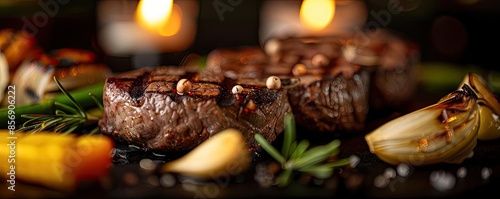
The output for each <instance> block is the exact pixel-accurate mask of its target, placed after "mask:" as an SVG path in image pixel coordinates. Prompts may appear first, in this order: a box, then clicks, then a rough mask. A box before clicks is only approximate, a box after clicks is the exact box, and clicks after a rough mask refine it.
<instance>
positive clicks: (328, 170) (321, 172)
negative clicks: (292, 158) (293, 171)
mask: <svg viewBox="0 0 500 199" xmlns="http://www.w3.org/2000/svg"><path fill="white" fill-rule="evenodd" d="M299 171H301V172H305V173H309V174H311V175H313V176H314V177H316V178H320V179H326V178H328V177H330V176H331V175H332V173H333V167H328V166H325V165H314V166H309V167H305V168H300V169H299Z"/></svg>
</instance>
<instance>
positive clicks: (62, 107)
mask: <svg viewBox="0 0 500 199" xmlns="http://www.w3.org/2000/svg"><path fill="white" fill-rule="evenodd" d="M54 105H56V110H62V111H67V112H69V113H71V114H77V115H80V112H79V110H78V109H75V108H73V107H71V106H69V105H67V104H63V103H59V102H54Z"/></svg>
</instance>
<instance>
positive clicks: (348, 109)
mask: <svg viewBox="0 0 500 199" xmlns="http://www.w3.org/2000/svg"><path fill="white" fill-rule="evenodd" d="M366 37H367V36H366V35H362V34H353V35H348V36H345V37H307V38H306V37H304V38H298V37H290V38H284V39H272V40H269V41H267V42H266V43H265V45H264V48H260V47H241V48H238V49H216V50H214V51H213V52H211V53H210V54H209V56H208V58H207V67H209V68H216V69H218V70H223V71H226V74H228V75H231V76H233V77H234V78H248V77H256V78H262V77H265V76H269V75H279V76H280V77H281V78H293V77H295V78H299V79H300V86H298V87H295V88H293V89H291V90H289V91H288V98H289V101H290V105H291V107H292V110H293V113H294V115H295V118H296V121H297V123H298V124H300V125H303V126H305V127H307V128H308V129H310V130H315V131H320V132H335V131H343V132H360V131H361V130H363V129H364V126H365V123H366V120H367V114H368V111H369V110H371V111H372V112H374V111H376V110H383V109H396V108H400V106H403V105H404V104H405V103H406V102H408V101H409V100H411V98H412V97H413V94H414V93H415V92H416V88H417V85H418V78H417V77H418V74H417V68H416V65H415V64H416V62H417V61H418V51H417V49H416V48H415V47H414V46H412V45H411V43H409V42H407V41H405V40H403V39H402V38H400V37H397V36H396V35H393V34H391V33H389V32H387V31H384V30H380V31H378V32H377V34H373V35H372V36H371V37H369V38H366Z"/></svg>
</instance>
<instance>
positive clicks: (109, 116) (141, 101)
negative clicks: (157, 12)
mask: <svg viewBox="0 0 500 199" xmlns="http://www.w3.org/2000/svg"><path fill="white" fill-rule="evenodd" d="M181 79H187V80H189V81H190V82H191V89H190V90H189V91H187V92H183V93H179V92H178V91H177V90H176V89H177V87H176V84H177V83H178V82H179V81H180V80H181ZM265 81H266V79H231V78H227V77H224V75H223V74H222V73H221V71H213V70H202V71H192V72H190V71H188V70H186V69H184V68H178V67H173V66H168V67H167V66H165V67H158V68H143V69H138V70H134V71H130V72H127V73H124V74H121V75H118V76H115V77H112V78H108V80H107V81H106V84H105V87H104V93H103V105H104V112H103V117H102V119H101V120H100V121H99V126H100V130H101V131H102V132H103V133H106V134H110V135H111V136H113V137H115V138H117V139H119V140H123V141H127V142H129V143H132V144H135V145H138V146H140V147H143V148H145V149H163V150H188V149H191V148H193V147H195V146H197V145H198V144H199V143H201V142H203V141H204V140H206V139H208V138H209V137H210V136H211V135H213V134H214V133H217V132H219V131H221V130H224V129H226V128H236V129H239V130H241V131H242V132H244V134H245V137H246V141H247V143H248V145H249V146H250V147H252V146H254V145H255V140H254V134H255V133H261V134H262V135H264V137H266V138H267V139H268V140H269V141H271V142H272V141H273V140H274V139H275V138H276V136H277V135H278V134H280V133H281V132H282V131H283V117H284V115H285V114H286V113H288V112H290V111H291V109H290V105H289V103H288V98H287V95H286V91H285V90H284V89H273V90H270V89H268V88H267V87H266V85H265ZM288 82H289V81H288ZM282 83H283V85H284V87H286V86H287V84H289V83H287V81H286V80H284V81H283V82H282ZM235 85H241V87H242V88H243V90H242V91H241V93H239V94H232V93H231V90H232V88H233V87H234V86H235ZM181 94H182V95H181Z"/></svg>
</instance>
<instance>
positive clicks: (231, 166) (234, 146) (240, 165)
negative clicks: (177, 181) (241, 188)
mask: <svg viewBox="0 0 500 199" xmlns="http://www.w3.org/2000/svg"><path fill="white" fill-rule="evenodd" d="M249 163H250V152H249V151H248V146H247V145H246V143H245V139H244V137H243V134H242V133H241V132H240V131H238V130H236V129H226V130H223V131H221V132H218V133H217V134H215V135H213V136H212V137H210V138H209V139H208V140H206V141H204V142H202V143H201V144H200V145H198V146H197V147H196V148H194V149H193V150H192V151H190V152H189V153H187V154H186V155H184V156H182V157H180V158H179V159H176V160H173V161H171V162H167V163H165V164H164V165H163V167H162V171H164V172H176V173H179V174H182V175H186V176H192V177H198V178H203V179H209V178H217V177H220V176H221V175H227V176H229V175H236V174H239V173H241V172H243V171H244V170H246V169H247V168H248V166H249Z"/></svg>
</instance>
